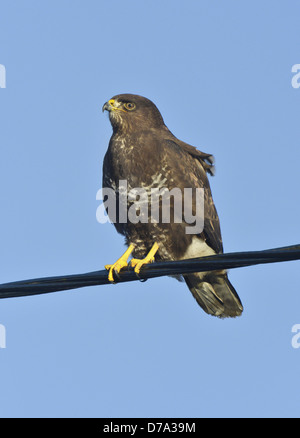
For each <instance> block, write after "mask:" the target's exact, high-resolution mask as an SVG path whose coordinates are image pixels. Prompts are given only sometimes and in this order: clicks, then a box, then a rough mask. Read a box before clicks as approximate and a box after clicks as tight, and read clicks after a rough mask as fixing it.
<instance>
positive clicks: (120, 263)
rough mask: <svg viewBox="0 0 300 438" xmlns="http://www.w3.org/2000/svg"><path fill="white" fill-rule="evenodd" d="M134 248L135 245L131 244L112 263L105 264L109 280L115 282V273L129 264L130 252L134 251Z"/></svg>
mask: <svg viewBox="0 0 300 438" xmlns="http://www.w3.org/2000/svg"><path fill="white" fill-rule="evenodd" d="M133 250H134V245H129V247H128V249H127V250H126V251H125V252H124V254H123V255H122V256H121V257H120V258H119V259H118V260H117V261H116V262H115V263H113V264H112V265H105V269H106V270H107V271H109V272H108V281H110V282H111V283H114V281H115V280H114V273H116V274H118V273H119V272H120V271H121V269H123V268H125V267H126V266H128V262H127V260H128V257H129V256H130V254H131V253H132V251H133Z"/></svg>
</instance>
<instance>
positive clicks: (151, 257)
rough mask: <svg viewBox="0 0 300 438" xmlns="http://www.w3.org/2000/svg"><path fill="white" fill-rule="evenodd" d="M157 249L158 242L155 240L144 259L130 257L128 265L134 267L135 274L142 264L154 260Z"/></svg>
mask: <svg viewBox="0 0 300 438" xmlns="http://www.w3.org/2000/svg"><path fill="white" fill-rule="evenodd" d="M157 250H158V244H157V243H156V242H155V243H154V245H153V246H152V248H151V249H150V251H149V252H148V254H147V255H146V257H145V258H144V259H141V260H140V259H131V261H130V265H131V266H132V267H133V268H134V272H135V273H136V274H139V273H140V270H141V268H142V266H144V265H147V264H148V263H152V262H154V260H155V257H154V256H155V254H156V252H157Z"/></svg>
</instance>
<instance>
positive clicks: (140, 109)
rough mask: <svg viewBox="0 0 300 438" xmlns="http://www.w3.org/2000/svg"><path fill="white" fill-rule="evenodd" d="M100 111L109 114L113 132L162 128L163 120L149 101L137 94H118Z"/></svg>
mask: <svg viewBox="0 0 300 438" xmlns="http://www.w3.org/2000/svg"><path fill="white" fill-rule="evenodd" d="M102 111H108V112H109V119H110V122H111V124H112V127H113V130H114V132H115V131H122V130H123V129H126V131H127V132H128V131H130V130H131V127H132V128H133V129H135V130H136V128H137V127H140V128H141V129H151V128H158V127H161V126H164V121H163V118H162V116H161V114H160V112H159V110H158V109H157V107H156V106H155V105H154V103H153V102H151V100H149V99H147V98H146V97H143V96H139V95H137V94H118V95H117V96H114V97H112V98H111V99H110V100H109V101H108V102H106V103H105V104H104V105H103V107H102Z"/></svg>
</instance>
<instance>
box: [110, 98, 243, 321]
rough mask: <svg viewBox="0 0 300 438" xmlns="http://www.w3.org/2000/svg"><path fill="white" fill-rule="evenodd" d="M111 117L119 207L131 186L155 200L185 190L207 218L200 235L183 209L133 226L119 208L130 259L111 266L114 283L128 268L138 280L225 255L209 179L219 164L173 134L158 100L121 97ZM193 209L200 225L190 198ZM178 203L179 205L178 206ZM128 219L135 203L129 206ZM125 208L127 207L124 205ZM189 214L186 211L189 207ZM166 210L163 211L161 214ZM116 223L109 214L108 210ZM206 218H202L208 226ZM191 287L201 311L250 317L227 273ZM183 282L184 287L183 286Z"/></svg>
mask: <svg viewBox="0 0 300 438" xmlns="http://www.w3.org/2000/svg"><path fill="white" fill-rule="evenodd" d="M102 109H103V111H104V110H106V111H108V113H109V119H110V122H111V125H112V128H113V134H112V137H111V139H110V142H109V146H108V149H107V152H106V154H105V157H104V163H103V188H104V189H105V188H107V189H111V190H113V192H114V193H115V195H116V199H117V201H118V200H120V198H121V197H122V193H121V190H120V181H123V182H124V181H126V188H127V190H131V189H134V188H142V189H144V190H146V192H147V193H148V194H150V191H151V193H152V191H153V190H161V189H168V190H169V191H171V190H172V189H174V188H179V189H180V190H181V193H183V194H186V193H187V192H186V191H185V189H186V188H192V189H194V190H195V189H199V190H200V189H201V190H202V193H203V201H202V203H203V205H204V212H203V213H202V216H204V217H202V223H203V227H202V228H201V230H198V231H199V232H197V233H196V234H191V233H190V232H187V230H186V228H187V225H188V224H189V223H188V222H187V221H185V219H183V220H182V221H179V220H178V218H177V220H176V215H175V201H174V200H173V202H172V203H170V209H171V213H174V215H173V214H170V220H169V221H163V220H161V216H159V218H160V220H156V221H150V220H148V221H145V220H140V221H130V220H126V221H125V220H124V218H123V219H122V220H120V215H121V212H120V208H121V207H118V208H117V210H118V211H117V214H116V217H115V220H114V221H113V222H114V225H115V227H116V229H117V231H118V232H119V233H121V234H122V235H123V236H125V242H126V244H127V246H128V249H127V250H126V252H125V253H124V254H123V255H122V256H121V257H120V258H119V259H118V260H117V261H116V262H115V263H114V264H112V265H106V266H105V268H106V269H107V270H108V271H109V273H108V278H109V280H110V281H112V282H113V281H114V275H115V274H117V273H118V272H119V271H120V270H121V269H122V268H123V267H125V266H127V265H128V259H129V256H130V255H131V254H132V255H133V259H131V261H130V263H131V266H133V267H134V270H135V272H136V273H137V275H138V273H139V272H140V269H141V267H142V266H143V265H144V264H146V263H151V262H152V261H154V260H158V261H163V260H184V259H190V258H195V257H203V256H208V255H213V254H221V253H222V252H223V244H222V237H221V231H220V223H219V218H218V215H217V211H216V208H215V205H214V202H213V198H212V194H211V189H210V185H209V181H208V177H207V174H211V175H213V172H214V166H213V156H212V155H210V154H206V153H204V152H201V151H199V150H198V149H197V148H195V147H194V146H191V145H189V144H187V143H184V142H183V141H181V140H178V139H177V138H176V137H175V136H174V135H173V134H172V133H171V132H170V131H169V129H168V128H167V126H166V125H165V123H164V120H163V118H162V116H161V114H160V112H159V110H158V108H157V107H156V106H155V105H154V103H153V102H151V100H149V99H147V98H145V97H142V96H139V95H135V94H119V95H116V96H114V97H112V98H111V99H110V100H109V101H108V102H106V103H105V104H104V105H103V108H102ZM185 197H186V199H183V201H185V200H188V199H187V198H188V197H189V201H190V202H191V203H192V211H193V214H194V216H193V217H194V218H195V220H197V215H198V216H199V213H198V211H197V208H196V204H195V203H196V199H195V196H194V195H192V196H191V195H190V192H189V195H186V196H185ZM172 199H173V198H172ZM124 202H125V208H126V212H127V211H129V208H130V206H131V205H132V200H131V201H130V199H128V198H127V199H126V200H125V201H124ZM117 205H121V206H122V205H124V203H123V204H118V202H117ZM182 208H183V207H182ZM161 209H162V204H161V202H160V203H159V211H160V213H161ZM107 212H108V215H109V216H110V212H109V209H107ZM200 219H201V218H199V220H200ZM182 277H183V280H184V281H185V282H186V284H187V286H188V288H189V289H190V291H191V292H192V294H193V296H194V297H195V299H196V301H197V302H198V304H199V305H200V306H201V307H202V309H203V310H204V311H205V312H207V313H208V314H210V315H214V316H218V317H221V318H224V317H235V316H238V315H240V314H241V313H242V311H243V306H242V304H241V301H240V299H239V296H238V294H237V293H236V291H235V289H234V287H233V286H232V284H231V283H230V282H229V280H228V277H227V272H226V271H225V270H222V271H212V272H199V273H194V274H188V275H183V276H182ZM182 277H181V280H182Z"/></svg>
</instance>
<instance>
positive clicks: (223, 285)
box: [184, 271, 243, 318]
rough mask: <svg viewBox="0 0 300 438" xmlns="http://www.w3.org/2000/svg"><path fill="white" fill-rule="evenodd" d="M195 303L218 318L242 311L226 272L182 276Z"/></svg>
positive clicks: (238, 313)
mask: <svg viewBox="0 0 300 438" xmlns="http://www.w3.org/2000/svg"><path fill="white" fill-rule="evenodd" d="M184 279H185V282H186V284H187V285H188V287H189V289H190V291H191V292H192V294H193V296H194V298H195V299H196V301H197V303H198V304H199V305H200V306H201V307H202V309H203V310H204V311H205V312H206V313H209V314H210V315H214V316H218V317H220V318H226V317H235V316H239V315H241V313H242V312H243V305H242V303H241V300H240V298H239V296H238V294H237V293H236V291H235V289H234V287H233V286H232V284H231V283H230V281H229V280H228V277H227V273H224V271H223V272H222V273H220V272H209V273H207V274H205V275H203V273H199V274H190V275H185V276H184Z"/></svg>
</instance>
